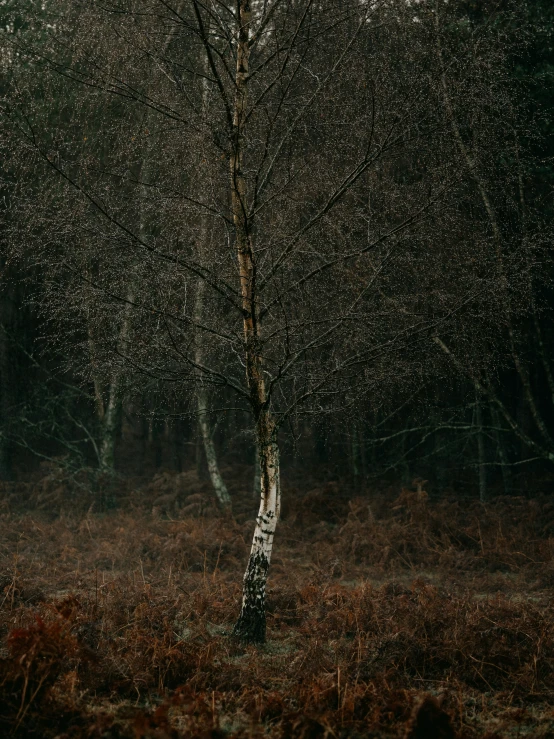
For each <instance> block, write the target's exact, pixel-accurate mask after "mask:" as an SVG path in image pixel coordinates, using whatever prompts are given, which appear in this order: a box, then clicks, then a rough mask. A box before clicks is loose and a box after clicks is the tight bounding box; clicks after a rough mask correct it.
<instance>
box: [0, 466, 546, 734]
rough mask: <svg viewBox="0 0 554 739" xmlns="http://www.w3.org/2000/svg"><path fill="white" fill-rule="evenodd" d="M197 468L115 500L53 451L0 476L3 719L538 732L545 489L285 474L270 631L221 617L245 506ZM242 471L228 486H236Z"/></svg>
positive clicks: (240, 730)
mask: <svg viewBox="0 0 554 739" xmlns="http://www.w3.org/2000/svg"><path fill="white" fill-rule="evenodd" d="M225 472H226V474H227V477H228V478H231V484H230V488H231V492H232V494H233V498H234V514H233V516H226V517H222V516H221V515H220V514H219V513H218V510H217V507H216V506H215V505H214V503H213V501H212V499H211V497H210V495H209V492H208V490H207V486H206V484H205V483H201V482H199V481H198V478H197V477H196V474H195V473H194V472H188V473H182V474H180V475H176V474H175V473H162V474H160V475H158V476H157V477H156V478H154V479H153V480H151V481H149V482H145V481H136V480H135V481H126V482H125V483H122V484H121V488H120V489H119V491H118V501H117V502H118V507H117V508H115V509H113V510H110V511H107V512H101V511H100V510H99V509H98V503H97V502H96V498H97V497H98V494H96V498H95V496H94V495H93V494H92V493H90V497H87V495H88V494H87V493H86V492H85V491H84V488H83V489H81V488H79V487H78V486H75V483H74V481H68V480H65V479H64V478H63V475H62V473H61V472H55V471H50V473H49V474H48V475H46V477H44V478H43V479H42V480H40V482H36V483H34V484H27V485H23V484H19V485H11V486H9V485H5V486H4V488H3V490H2V491H0V526H1V529H2V537H1V542H2V543H1V549H0V639H1V642H0V650H1V651H0V733H2V735H5V736H7V735H12V734H13V735H15V736H22V737H27V736H28V737H46V738H49V737H52V738H53V737H58V738H59V739H62V738H65V737H68V738H69V737H121V738H122V739H123V738H127V737H129V738H131V737H135V738H138V737H152V738H154V737H156V738H157V739H165V738H167V737H213V738H214V739H215V738H216V737H222V738H223V737H236V738H237V739H238V738H239V737H279V738H281V737H282V738H283V739H293V738H294V739H318V738H319V737H322V738H323V737H333V738H337V739H339V738H340V739H347V738H360V739H361V737H375V738H376V739H377V738H380V737H383V738H384V737H403V738H405V739H408V738H410V739H447V738H452V737H459V738H460V739H462V738H463V737H467V738H468V739H469V738H471V737H488V739H493V738H500V737H503V738H504V737H526V736H527V737H554V600H553V597H552V586H553V585H554V503H552V502H550V499H549V498H547V497H544V498H536V499H532V500H526V499H523V498H504V499H503V498H497V499H494V500H493V501H491V502H490V503H489V504H488V505H487V506H486V507H485V506H482V505H480V504H479V503H477V502H475V501H468V500H466V501H460V500H455V499H454V498H452V499H447V500H432V499H431V500H429V499H428V497H427V495H426V494H425V493H423V492H419V493H418V492H413V491H408V490H404V491H403V492H401V490H400V487H398V488H397V489H396V492H394V490H391V491H389V492H388V493H385V492H381V493H379V494H377V493H373V494H372V493H367V494H366V495H362V496H357V497H352V496H351V495H350V496H348V495H346V494H342V492H341V487H340V486H339V485H337V484H327V485H324V486H320V487H315V488H313V489H311V490H308V491H307V492H304V491H300V490H298V489H295V488H294V486H289V488H288V489H285V508H284V512H283V519H282V521H281V522H280V524H279V527H278V531H277V537H276V542H275V550H274V552H275V553H274V559H273V562H272V565H271V573H270V583H269V593H268V624H267V626H268V640H267V643H266V644H265V645H263V646H261V647H256V646H245V645H243V644H241V643H239V642H237V641H235V640H234V639H233V638H232V637H230V632H231V630H232V626H233V622H234V620H235V619H236V617H237V615H238V610H239V605H240V593H241V579H242V573H243V570H244V567H245V563H246V559H247V556H248V551H249V546H250V539H251V535H252V531H253V525H254V524H253V520H254V515H255V505H254V502H253V500H252V498H251V495H250V493H247V492H245V491H246V490H247V489H248V486H247V484H246V482H245V480H246V473H244V474H243V472H241V471H240V470H239V471H238V472H237V471H236V470H227V471H225ZM241 491H242V492H241Z"/></svg>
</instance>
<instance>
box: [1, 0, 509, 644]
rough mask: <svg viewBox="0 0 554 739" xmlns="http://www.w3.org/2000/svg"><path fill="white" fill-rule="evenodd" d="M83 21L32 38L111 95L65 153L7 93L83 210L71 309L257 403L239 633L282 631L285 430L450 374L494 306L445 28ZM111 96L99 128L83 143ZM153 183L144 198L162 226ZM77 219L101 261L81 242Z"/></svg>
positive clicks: (48, 68) (73, 225) (148, 370)
mask: <svg viewBox="0 0 554 739" xmlns="http://www.w3.org/2000/svg"><path fill="white" fill-rule="evenodd" d="M71 12H72V13H73V14H74V15H72V24H71V29H72V32H71V34H68V33H64V32H63V31H60V33H58V34H56V33H54V34H53V37H52V40H51V43H50V44H47V45H46V46H44V47H41V48H40V49H38V50H37V48H36V47H32V46H30V45H27V46H26V47H25V48H23V47H20V49H19V50H20V52H21V53H25V54H27V55H29V57H30V58H31V59H32V63H33V65H34V67H35V70H36V77H37V78H38V79H40V84H41V86H43V87H44V88H45V89H49V90H52V89H55V88H56V87H57V86H61V85H67V84H70V85H71V89H72V90H73V91H74V93H73V94H75V96H76V98H77V99H78V100H80V99H81V98H80V95H81V94H83V95H84V93H80V92H79V91H82V90H85V89H86V90H89V91H90V90H92V91H93V95H92V96H89V97H88V98H87V103H86V105H84V104H80V105H78V106H76V108H75V109H74V110H73V111H71V112H69V111H66V113H65V117H64V116H59V118H58V120H57V124H58V127H59V129H58V130H59V131H60V133H59V134H58V148H56V149H55V151H52V147H49V146H47V145H46V144H45V140H44V136H43V124H45V123H49V120H48V119H45V118H44V116H42V117H41V115H40V114H39V113H38V112H37V111H36V109H34V108H33V105H32V91H33V80H28V81H27V83H26V88H25V89H24V90H23V92H22V91H21V87H20V88H19V91H18V94H17V95H14V97H13V98H12V99H11V100H9V101H8V104H7V106H6V112H7V114H8V115H9V117H10V120H11V121H12V122H13V126H14V128H15V129H16V130H17V132H18V136H19V140H20V141H21V147H22V151H24V152H25V156H28V157H29V159H30V161H32V162H33V166H34V167H36V168H37V169H36V170H35V171H39V172H40V173H41V175H42V174H44V176H46V172H49V173H50V175H51V176H52V177H53V178H56V177H57V178H58V179H59V181H61V182H62V184H63V207H62V208H61V209H60V210H59V211H58V212H56V213H54V212H53V210H52V208H51V207H45V208H44V209H43V212H42V220H41V224H40V231H41V235H42V234H43V233H47V234H50V238H49V239H46V240H45V239H44V238H42V241H41V247H40V253H41V255H42V258H43V259H44V260H46V261H49V262H50V263H51V262H52V261H54V262H55V264H56V265H57V267H58V269H59V270H61V271H62V272H63V274H64V275H68V274H69V275H72V280H71V284H72V285H73V286H80V287H78V288H76V289H75V296H74V298H73V299H71V300H70V302H69V304H68V303H67V294H66V293H64V292H63V291H61V292H60V293H59V297H58V309H59V313H60V315H62V314H63V315H65V316H68V317H69V320H71V317H72V316H74V315H75V314H78V313H79V311H81V305H80V304H81V303H82V302H83V297H86V305H88V306H93V308H94V313H95V316H96V319H95V320H96V321H97V325H98V326H104V327H105V329H106V331H107V332H108V333H109V335H110V341H109V342H106V350H105V352H104V356H105V362H106V364H107V365H108V366H109V364H110V362H112V363H113V362H114V361H116V362H117V363H119V364H120V365H121V366H122V367H123V366H125V368H126V371H128V372H129V373H130V374H133V373H134V375H135V376H136V377H137V378H140V377H150V378H154V379H156V381H159V382H161V383H165V385H166V387H167V388H168V394H169V393H170V392H182V391H188V392H192V389H193V388H196V389H197V401H198V410H199V416H200V419H201V421H202V419H206V418H207V413H206V412H205V403H204V400H203V398H204V397H205V396H203V395H202V393H203V392H204V390H205V389H206V388H209V389H210V397H211V398H212V399H214V402H216V403H220V404H221V405H222V406H224V405H225V404H232V405H233V407H235V408H238V409H248V411H249V414H250V418H251V424H252V430H253V434H252V435H253V437H254V439H255V443H256V447H257V450H258V457H259V468H260V505H259V511H258V516H257V518H256V525H255V531H254V535H253V542H252V548H251V552H250V556H249V560H248V563H247V567H246V572H245V575H244V581H243V599H242V606H241V611H240V615H239V618H238V620H237V623H236V625H235V628H234V633H235V635H236V636H237V637H239V638H241V639H243V640H245V641H247V642H262V641H264V639H265V630H266V620H265V590H266V583H267V577H268V572H269V566H270V560H271V555H272V549H273V540H274V535H275V532H276V526H277V522H278V519H279V513H280V505H281V493H280V435H281V436H282V434H283V433H285V429H286V427H287V424H289V423H290V422H292V420H293V419H295V418H298V417H299V416H300V415H301V414H303V413H305V414H308V417H310V416H309V414H314V413H317V414H325V413H338V412H340V411H341V409H345V408H351V407H352V406H353V404H355V403H356V402H358V401H359V399H360V397H368V396H369V397H371V399H372V402H373V403H374V404H378V403H379V402H380V398H382V397H383V396H385V395H386V394H387V393H388V394H391V393H395V392H405V389H406V387H408V386H409V385H410V383H411V382H412V380H413V378H418V377H421V376H422V375H425V374H426V373H428V372H429V367H428V366H426V364H425V362H422V361H421V360H420V356H421V354H420V353H419V354H418V352H421V349H420V347H421V346H422V342H424V341H426V340H429V339H430V337H431V336H433V335H435V334H437V332H438V331H439V329H440V330H443V329H445V328H446V327H448V326H451V325H456V326H460V325H462V324H463V321H464V317H466V318H467V319H468V322H469V324H471V321H474V315H473V312H472V307H473V306H474V305H475V304H476V302H478V301H481V302H480V305H482V306H483V305H485V303H486V301H485V302H483V300H482V296H483V294H484V292H485V291H488V292H487V296H488V301H489V302H488V304H487V305H488V307H489V308H490V306H491V305H493V304H494V305H496V303H494V301H493V297H494V294H495V290H494V288H492V289H491V282H490V281H489V280H487V278H486V276H485V275H484V268H483V266H482V265H479V256H480V255H481V245H480V244H476V243H467V242H466V241H463V240H460V239H455V238H453V237H452V232H453V231H455V228H454V226H455V227H456V228H459V227H460V223H461V221H460V218H459V212H458V207H457V206H458V204H457V202H456V198H455V197H453V196H452V192H453V187H454V186H455V185H458V184H459V183H460V179H461V178H462V177H463V176H462V175H461V173H460V170H459V167H458V166H457V162H456V161H454V160H453V159H452V157H451V156H449V155H446V156H445V154H446V152H447V151H448V147H446V146H440V145H438V144H439V141H440V136H441V134H442V133H444V131H445V130H446V128H447V126H448V114H447V111H445V104H444V97H443V96H442V94H441V88H440V85H439V80H440V64H439V62H438V60H437V55H436V47H435V46H434V45H433V44H430V43H429V40H430V34H431V33H432V32H433V25H432V24H429V23H428V22H427V21H426V17H425V16H424V15H423V16H422V17H420V16H419V15H418V13H417V12H416V11H414V10H413V9H412V8H411V7H410V6H409V5H407V4H406V3H403V2H400V1H399V2H392V3H390V2H389V3H384V2H383V3H379V2H377V3H373V4H370V3H364V2H362V3H358V2H355V0H345V2H342V3H335V2H323V3H319V4H316V3H314V2H313V0H295V1H294V2H285V1H284V0H273V1H271V2H267V3H265V2H264V3H261V2H260V3H254V2H250V0H236V2H220V1H219V0H217V1H216V0H208V1H207V2H202V1H201V0H186V1H184V2H182V3H172V2H171V1H170V0H121V1H118V2H109V3H107V4H103V5H98V6H97V5H96V4H89V3H76V4H75V5H74V6H73V8H72V10H71ZM66 20H67V19H66ZM423 21H426V22H423ZM66 25H67V23H66ZM168 34H171V36H172V42H171V44H170V45H167V46H164V44H163V41H161V39H164V38H167V35H168ZM147 69H153V70H155V82H152V79H151V78H150V77H149V76H148V75H145V71H146V70H147ZM83 99H84V98H83ZM90 106H92V108H91V109H92V110H94V112H95V114H96V115H97V116H99V125H98V131H100V132H101V136H102V139H101V141H97V142H94V144H92V145H91V151H90V153H83V151H82V147H81V149H79V150H78V149H77V147H76V141H77V140H79V141H81V140H82V139H83V137H84V136H86V131H85V127H86V125H87V124H86V121H87V116H86V111H87V109H88V108H89V107H90ZM141 109H146V110H148V111H149V113H148V115H149V116H152V119H153V120H155V128H156V147H155V154H153V155H152V157H151V161H153V162H154V163H155V166H154V165H153V166H152V167H151V168H150V171H146V170H144V169H140V168H138V167H136V166H135V165H133V161H134V160H135V158H136V151H137V148H138V149H140V145H141V144H140V141H141V139H142V138H143V137H144V136H147V135H149V134H148V132H145V131H144V129H143V128H141V126H139V125H137V123H136V121H137V112H136V111H137V110H141ZM107 110H109V115H106V111H107ZM149 128H150V127H149ZM62 132H63V135H62ZM450 150H451V147H450ZM22 156H23V155H22ZM133 189H134V190H135V192H139V191H140V192H141V193H144V194H146V193H147V199H148V204H149V211H150V215H151V221H150V227H149V228H148V229H147V231H146V232H145V231H144V230H141V228H140V225H139V226H138V227H137V222H136V214H135V211H134V209H133V206H132V202H133V199H132V198H131V197H130V196H129V193H130V191H131V190H133ZM61 225H63V228H60V226H61ZM77 233H79V234H81V235H82V234H83V233H86V234H87V238H88V240H89V242H88V243H89V245H93V250H94V254H95V259H96V261H97V264H98V269H96V271H95V273H94V274H90V273H86V270H84V268H83V264H82V260H81V259H80V257H79V255H78V254H75V253H74V252H72V251H71V247H72V244H73V241H74V237H75V234H77ZM207 234H210V237H209V238H207V236H206V235H207ZM54 235H55V237H54ZM198 241H200V242H201V244H202V248H201V249H198V248H197V242H198ZM45 242H46V243H45ZM439 245H440V246H439ZM53 254H55V255H56V256H55V257H54V256H53ZM487 258H489V257H487ZM476 265H477V266H476ZM132 286H136V288H133V289H131V287H132ZM54 302H55V301H54ZM127 311H129V312H130V313H131V312H132V315H133V320H132V321H130V323H129V326H130V329H129V333H128V335H127V336H126V340H125V342H124V343H121V342H119V343H118V341H117V339H116V338H115V337H114V331H113V323H114V321H113V316H114V312H115V313H116V314H117V315H118V316H119V321H118V322H116V325H118V326H122V325H124V320H125V319H124V318H122V316H123V317H124V316H125V315H127ZM487 315H488V316H489V319H488V320H489V323H491V320H490V316H491V315H492V311H491V310H489V312H488V313H487ZM463 325H466V324H463ZM466 328H467V336H468V337H470V336H471V335H472V333H471V328H470V327H467V325H466ZM114 338H115V340H114ZM108 345H109V346H108ZM108 348H109V349H110V350H111V352H112V356H111V357H110V356H109V351H108ZM137 381H138V380H137ZM416 381H417V380H416ZM169 388H173V390H172V391H171V390H170V389H169ZM198 390H199V392H198ZM203 435H204V436H205V438H207V437H209V431H206V433H205V434H204V432H203Z"/></svg>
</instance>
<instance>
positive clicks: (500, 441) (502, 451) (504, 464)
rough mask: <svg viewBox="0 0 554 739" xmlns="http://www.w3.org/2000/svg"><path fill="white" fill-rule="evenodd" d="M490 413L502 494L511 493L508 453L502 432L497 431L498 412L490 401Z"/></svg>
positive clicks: (498, 423) (511, 482)
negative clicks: (498, 462) (498, 459)
mask: <svg viewBox="0 0 554 739" xmlns="http://www.w3.org/2000/svg"><path fill="white" fill-rule="evenodd" d="M490 413H491V417H492V422H493V426H494V427H495V431H494V439H495V442H496V449H497V451H498V456H499V458H500V470H501V472H502V482H503V484H504V494H505V495H511V494H512V491H513V480H512V471H511V468H510V463H509V459H508V454H507V452H506V444H505V441H504V435H503V434H502V432H501V431H498V428H499V426H500V414H499V413H498V411H497V409H496V408H495V407H494V406H493V405H492V403H491V404H490Z"/></svg>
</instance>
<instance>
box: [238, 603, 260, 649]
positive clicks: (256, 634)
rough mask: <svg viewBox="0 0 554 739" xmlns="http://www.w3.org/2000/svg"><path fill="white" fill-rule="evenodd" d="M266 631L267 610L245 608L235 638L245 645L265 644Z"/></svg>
mask: <svg viewBox="0 0 554 739" xmlns="http://www.w3.org/2000/svg"><path fill="white" fill-rule="evenodd" d="M265 630H266V620H265V609H264V608H263V607H262V608H261V609H260V608H259V607H258V608H252V607H250V608H248V607H244V606H243V608H242V610H241V613H240V616H239V618H238V621H237V623H236V624H235V628H234V629H233V636H234V637H235V638H236V639H240V641H242V642H244V643H245V644H264V642H265Z"/></svg>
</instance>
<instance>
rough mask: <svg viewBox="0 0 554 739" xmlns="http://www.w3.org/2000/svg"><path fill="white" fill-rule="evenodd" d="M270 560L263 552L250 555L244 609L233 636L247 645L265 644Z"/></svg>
mask: <svg viewBox="0 0 554 739" xmlns="http://www.w3.org/2000/svg"><path fill="white" fill-rule="evenodd" d="M268 570H269V560H268V558H267V556H266V555H265V553H264V552H263V551H257V552H254V553H251V554H250V559H249V560H248V567H247V569H246V574H245V576H244V589H243V599H242V608H241V611H240V616H239V618H238V621H237V623H236V624H235V628H234V629H233V636H235V637H236V638H237V639H240V640H241V641H242V642H245V643H246V644H263V643H264V642H265V629H266V618H265V587H266V582H267V573H268Z"/></svg>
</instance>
